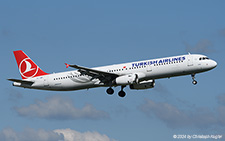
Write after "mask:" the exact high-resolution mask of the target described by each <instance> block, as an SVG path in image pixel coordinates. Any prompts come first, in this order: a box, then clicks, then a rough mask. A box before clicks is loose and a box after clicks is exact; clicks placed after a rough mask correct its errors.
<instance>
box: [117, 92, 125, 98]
mask: <svg viewBox="0 0 225 141" xmlns="http://www.w3.org/2000/svg"><path fill="white" fill-rule="evenodd" d="M118 95H119V96H120V97H124V96H125V95H126V93H125V92H124V91H119V93H118Z"/></svg>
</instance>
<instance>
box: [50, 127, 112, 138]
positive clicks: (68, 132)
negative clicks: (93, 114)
mask: <svg viewBox="0 0 225 141" xmlns="http://www.w3.org/2000/svg"><path fill="white" fill-rule="evenodd" d="M54 132H56V133H59V134H63V135H64V139H65V141H113V139H110V138H109V137H108V136H106V135H102V134H100V133H98V132H95V131H94V132H90V131H87V132H84V133H81V132H78V131H75V130H71V129H57V130H54Z"/></svg>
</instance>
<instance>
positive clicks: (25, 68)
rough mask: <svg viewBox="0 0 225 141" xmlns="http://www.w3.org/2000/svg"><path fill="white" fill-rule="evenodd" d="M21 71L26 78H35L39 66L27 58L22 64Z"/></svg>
mask: <svg viewBox="0 0 225 141" xmlns="http://www.w3.org/2000/svg"><path fill="white" fill-rule="evenodd" d="M19 71H20V74H21V75H22V76H23V77H25V78H30V77H34V76H35V75H36V74H37V72H38V66H37V65H36V64H34V63H33V61H32V60H31V59H30V58H25V59H23V60H22V61H21V62H20V65H19Z"/></svg>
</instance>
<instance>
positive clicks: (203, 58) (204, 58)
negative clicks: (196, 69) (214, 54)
mask: <svg viewBox="0 0 225 141" xmlns="http://www.w3.org/2000/svg"><path fill="white" fill-rule="evenodd" d="M199 60H209V58H208V57H200V58H199Z"/></svg>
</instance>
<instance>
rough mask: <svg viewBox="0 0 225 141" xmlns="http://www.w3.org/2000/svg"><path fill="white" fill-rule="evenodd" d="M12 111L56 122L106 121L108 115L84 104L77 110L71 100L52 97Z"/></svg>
mask: <svg viewBox="0 0 225 141" xmlns="http://www.w3.org/2000/svg"><path fill="white" fill-rule="evenodd" d="M14 110H15V111H16V112H17V113H18V114H19V115H20V116H25V117H30V118H37V117H38V118H45V119H56V120H74V119H92V120H97V119H106V118H109V114H108V113H106V112H104V111H101V110H97V109H96V108H95V107H94V106H92V105H91V104H86V105H85V106H84V107H83V108H81V109H79V108H76V107H75V106H74V103H73V101H72V100H70V99H68V98H63V97H60V96H52V97H49V98H47V99H46V102H43V101H40V100H36V102H35V104H31V105H29V106H24V107H14Z"/></svg>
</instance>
